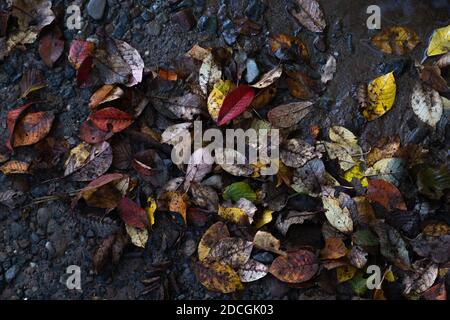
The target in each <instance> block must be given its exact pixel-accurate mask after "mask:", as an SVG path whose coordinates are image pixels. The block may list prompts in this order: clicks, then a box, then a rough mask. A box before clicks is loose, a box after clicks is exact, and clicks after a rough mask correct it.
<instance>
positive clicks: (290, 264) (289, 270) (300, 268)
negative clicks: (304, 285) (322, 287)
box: [269, 250, 319, 283]
mask: <svg viewBox="0 0 450 320" xmlns="http://www.w3.org/2000/svg"><path fill="white" fill-rule="evenodd" d="M318 269H319V265H318V263H317V258H316V256H315V255H314V254H313V253H312V252H310V251H307V250H297V251H293V252H288V254H287V256H279V257H278V258H276V259H275V260H273V262H272V264H271V265H270V268H269V272H270V273H271V274H273V275H274V276H275V277H276V278H277V279H278V280H281V281H283V282H287V283H300V282H305V281H308V280H310V279H311V278H312V277H314V275H315V274H316V272H317V270H318Z"/></svg>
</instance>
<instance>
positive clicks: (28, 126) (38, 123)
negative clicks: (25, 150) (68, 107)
mask: <svg viewBox="0 0 450 320" xmlns="http://www.w3.org/2000/svg"><path fill="white" fill-rule="evenodd" d="M54 118H55V116H54V114H53V113H52V112H46V111H40V112H32V113H28V114H26V115H25V116H23V117H22V118H21V119H20V120H19V121H18V123H17V124H16V126H15V130H14V134H13V137H12V145H13V147H21V146H29V145H32V144H35V143H37V142H39V141H40V140H42V139H44V138H45V136H46V135H47V134H48V133H49V132H50V129H51V126H52V123H53V120H54Z"/></svg>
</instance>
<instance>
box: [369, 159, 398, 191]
mask: <svg viewBox="0 0 450 320" xmlns="http://www.w3.org/2000/svg"><path fill="white" fill-rule="evenodd" d="M405 172H406V163H405V161H404V160H403V159H402V158H385V159H381V160H379V161H377V162H375V163H374V165H373V166H372V167H371V168H368V169H367V170H366V172H365V173H364V175H366V176H368V177H370V178H372V179H373V178H376V179H383V180H386V181H388V182H390V183H392V184H394V185H399V184H400V180H401V178H402V177H403V176H404V174H405Z"/></svg>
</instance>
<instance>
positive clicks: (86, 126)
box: [78, 120, 114, 144]
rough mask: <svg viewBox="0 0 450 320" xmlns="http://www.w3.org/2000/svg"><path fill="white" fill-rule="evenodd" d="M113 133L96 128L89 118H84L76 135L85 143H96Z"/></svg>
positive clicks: (108, 137)
mask: <svg viewBox="0 0 450 320" xmlns="http://www.w3.org/2000/svg"><path fill="white" fill-rule="evenodd" d="M113 135H114V132H112V131H108V132H105V131H102V130H100V129H98V128H97V127H96V126H95V125H94V124H93V123H92V121H91V120H86V121H85V122H83V123H82V124H81V126H80V131H79V132H78V137H79V138H80V139H81V140H83V141H84V142H86V143H89V144H96V143H99V142H103V141H106V140H108V139H110V138H111V137H112V136H113Z"/></svg>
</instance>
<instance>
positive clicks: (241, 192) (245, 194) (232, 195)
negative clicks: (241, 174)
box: [223, 181, 256, 202]
mask: <svg viewBox="0 0 450 320" xmlns="http://www.w3.org/2000/svg"><path fill="white" fill-rule="evenodd" d="M223 198H224V199H225V200H233V201H238V200H239V199H241V198H245V199H247V200H250V201H252V202H253V201H255V200H256V193H255V192H254V191H253V189H252V188H251V187H250V186H249V185H248V183H246V182H243V181H242V182H235V183H232V184H230V185H229V186H227V187H226V188H225V190H224V191H223Z"/></svg>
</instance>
